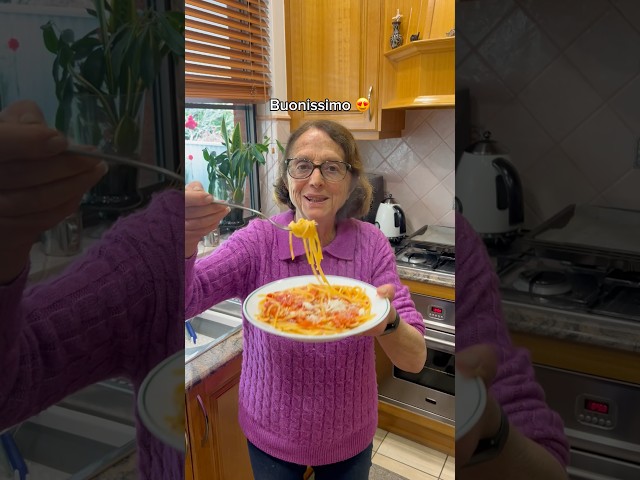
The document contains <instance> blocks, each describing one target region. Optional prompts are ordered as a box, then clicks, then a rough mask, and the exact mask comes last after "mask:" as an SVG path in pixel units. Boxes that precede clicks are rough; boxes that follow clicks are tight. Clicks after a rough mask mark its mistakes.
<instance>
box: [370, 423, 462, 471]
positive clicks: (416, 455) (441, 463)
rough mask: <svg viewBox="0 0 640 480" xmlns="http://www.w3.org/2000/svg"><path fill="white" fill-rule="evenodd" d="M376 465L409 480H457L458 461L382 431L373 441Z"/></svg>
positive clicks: (378, 431)
mask: <svg viewBox="0 0 640 480" xmlns="http://www.w3.org/2000/svg"><path fill="white" fill-rule="evenodd" d="M372 461H373V463H375V464H376V465H379V466H381V467H382V468H386V469H387V470H391V471H392V472H395V473H397V474H398V475H402V476H403V477H406V478H408V479H409V480H437V479H440V480H453V479H454V478H455V467H456V463H455V458H454V457H451V456H449V455H447V454H445V453H441V452H438V451H436V450H432V449H431V448H429V447H425V446H424V445H420V444H419V443H415V442H412V441H411V440H407V439H406V438H403V437H400V436H398V435H395V434H393V433H389V432H386V431H385V430H381V429H378V430H377V432H376V436H375V438H374V440H373V459H372Z"/></svg>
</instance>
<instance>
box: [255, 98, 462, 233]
mask: <svg viewBox="0 0 640 480" xmlns="http://www.w3.org/2000/svg"><path fill="white" fill-rule="evenodd" d="M258 123H259V124H260V125H261V127H262V131H264V132H265V133H264V134H266V135H267V136H269V137H270V138H272V139H274V138H277V139H278V140H280V142H281V143H283V144H284V143H286V141H287V139H288V136H289V130H288V125H289V123H288V121H287V119H286V118H276V119H274V120H273V121H271V120H260V119H259V122H258ZM405 126H406V129H405V130H404V131H403V132H402V138H392V139H386V140H376V141H360V142H358V146H359V148H360V154H361V155H362V157H363V159H364V162H365V168H366V170H367V172H368V173H377V174H381V175H383V176H384V179H385V193H391V194H392V195H393V197H394V198H395V199H396V201H397V202H398V203H399V204H400V205H401V206H402V209H403V210H404V212H405V214H406V216H407V230H408V231H409V232H413V231H414V230H416V229H418V228H420V227H422V226H423V225H426V224H438V225H446V226H453V225H454V219H453V197H454V191H455V190H454V188H455V181H454V143H455V124H454V110H453V109H436V110H411V111H408V112H407V114H406V123H405ZM259 130H261V129H260V128H259ZM258 133H259V135H260V136H261V135H262V132H260V131H259V132H258ZM276 152H277V150H276ZM276 163H277V154H270V155H269V158H268V160H267V165H266V167H265V168H262V170H261V179H260V184H261V188H262V191H261V199H262V208H263V210H265V211H266V212H268V213H269V214H275V213H277V212H278V207H277V206H276V205H275V203H274V201H273V198H272V191H273V183H274V180H275V175H276V172H277V168H276Z"/></svg>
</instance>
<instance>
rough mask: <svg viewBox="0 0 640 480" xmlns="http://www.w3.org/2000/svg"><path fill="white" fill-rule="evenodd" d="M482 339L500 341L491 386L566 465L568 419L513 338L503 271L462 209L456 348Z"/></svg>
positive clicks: (522, 426) (515, 421)
mask: <svg viewBox="0 0 640 480" xmlns="http://www.w3.org/2000/svg"><path fill="white" fill-rule="evenodd" d="M479 343H488V344H492V345H495V347H496V350H497V352H498V372H497V375H496V377H495V379H494V382H493V384H492V385H491V387H490V390H491V393H492V394H493V396H494V397H495V398H496V400H497V401H498V403H500V405H502V407H503V409H504V411H505V413H506V414H507V415H508V417H509V420H510V422H511V424H512V425H513V426H515V427H516V428H517V429H518V430H519V431H520V432H521V433H522V434H524V435H525V436H526V437H528V438H530V439H532V440H534V441H536V442H537V443H539V444H540V445H542V446H543V447H545V448H546V449H547V450H548V451H549V452H551V454H552V455H553V456H554V457H556V458H557V459H558V461H560V462H561V463H562V464H563V465H565V466H566V465H567V463H568V461H569V446H568V443H567V439H566V437H565V435H564V428H563V423H562V420H561V419H560V416H559V415H558V414H557V413H556V412H554V411H552V410H550V409H549V407H548V406H547V404H546V403H545V400H544V392H543V390H542V388H541V387H540V385H539V384H538V383H537V382H536V380H535V377H534V370H533V367H532V364H531V358H530V356H529V353H528V351H527V350H525V349H522V348H516V347H514V346H513V344H512V343H511V339H510V337H509V332H508V330H507V327H506V323H505V322H504V319H503V317H502V308H501V300H500V293H499V290H498V277H497V275H496V274H495V272H494V269H493V267H492V266H491V263H490V260H489V256H488V254H487V251H486V249H485V246H484V244H483V243H482V240H481V239H480V238H479V237H478V235H477V234H476V233H475V232H474V231H473V229H472V228H471V226H470V225H469V223H468V222H467V220H466V219H465V218H464V217H463V216H461V215H457V216H456V350H458V351H460V350H464V349H465V348H467V347H470V346H472V345H476V344H479Z"/></svg>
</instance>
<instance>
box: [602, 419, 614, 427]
mask: <svg viewBox="0 0 640 480" xmlns="http://www.w3.org/2000/svg"><path fill="white" fill-rule="evenodd" d="M604 424H605V425H606V426H607V427H610V426H611V425H612V424H611V420H607V421H606V422H604Z"/></svg>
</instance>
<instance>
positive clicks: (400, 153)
mask: <svg viewBox="0 0 640 480" xmlns="http://www.w3.org/2000/svg"><path fill="white" fill-rule="evenodd" d="M387 163H389V165H391V167H393V169H394V170H395V171H396V172H398V175H400V177H401V178H405V177H406V176H407V175H409V172H411V171H412V170H413V169H415V168H416V167H417V166H418V163H420V157H418V156H417V155H416V154H415V153H414V152H413V150H412V149H411V147H410V146H409V145H408V144H407V143H406V142H401V143H400V144H399V145H398V147H397V148H396V149H395V150H394V151H393V152H391V155H389V157H388V158H387Z"/></svg>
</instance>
